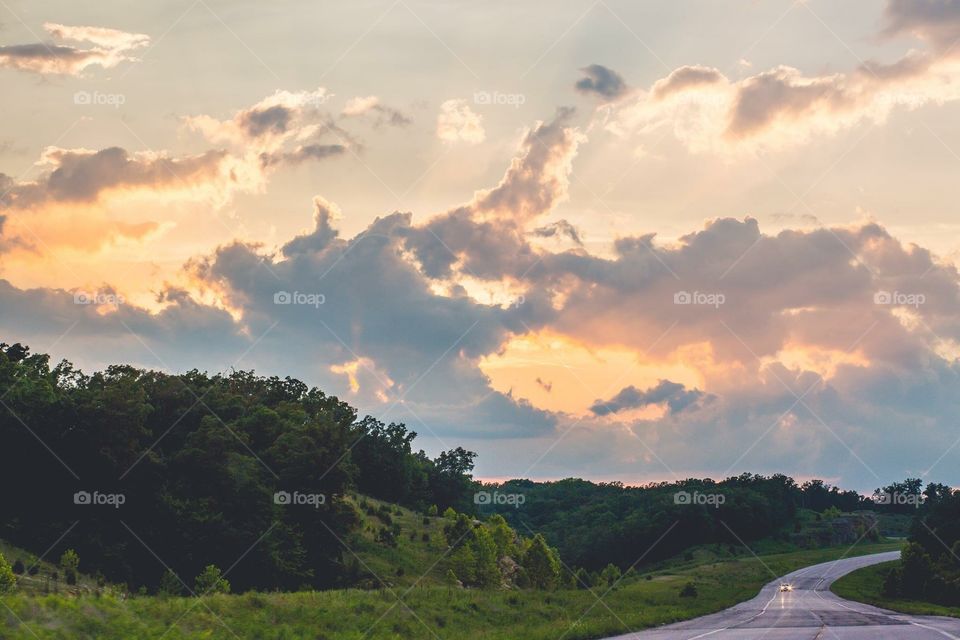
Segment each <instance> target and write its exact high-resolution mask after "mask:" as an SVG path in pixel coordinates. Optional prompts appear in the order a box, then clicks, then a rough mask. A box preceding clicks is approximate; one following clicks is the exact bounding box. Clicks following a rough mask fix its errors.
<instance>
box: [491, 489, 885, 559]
mask: <svg viewBox="0 0 960 640" xmlns="http://www.w3.org/2000/svg"><path fill="white" fill-rule="evenodd" d="M482 489H483V490H484V491H488V492H490V493H493V492H494V491H498V492H500V493H502V494H522V495H524V496H525V498H526V499H525V502H524V504H523V505H522V506H520V507H519V508H516V507H515V506H513V505H497V504H492V505H488V506H485V507H484V512H487V511H488V510H492V511H494V512H495V513H498V514H499V515H501V516H502V517H504V518H505V519H506V520H507V522H508V523H509V524H510V525H511V526H512V527H513V528H514V529H517V530H518V531H528V530H532V531H535V532H538V533H542V534H543V535H544V537H545V538H546V539H547V540H548V541H549V543H550V544H551V545H553V546H555V547H556V548H557V550H558V551H559V554H560V557H562V558H563V560H564V563H565V564H567V565H569V566H572V567H584V568H586V569H587V570H590V571H601V570H603V568H604V567H606V566H607V564H610V563H613V564H615V565H617V566H620V567H627V566H630V565H631V564H632V563H634V562H635V561H636V559H637V549H650V550H651V551H650V553H648V554H647V555H646V556H645V557H644V563H645V564H654V563H657V562H661V561H664V560H666V559H668V558H673V557H676V556H677V555H680V554H682V553H684V552H685V551H686V550H687V549H690V548H692V547H696V546H699V545H708V544H718V543H719V544H724V545H727V544H730V545H733V546H734V547H740V548H741V550H742V547H741V544H740V542H739V541H738V540H736V539H734V538H733V537H732V536H731V535H730V530H731V529H732V530H733V531H736V532H737V534H738V535H739V536H740V537H741V539H742V540H743V541H744V542H746V543H748V544H750V545H751V546H753V543H755V542H757V541H760V540H764V539H772V538H774V537H780V538H787V539H789V538H790V536H791V535H792V534H791V531H792V530H793V528H794V525H795V523H797V524H799V523H798V518H799V516H800V514H801V511H802V510H813V511H825V510H826V509H828V508H831V507H835V508H836V509H839V510H840V511H842V512H843V513H850V512H854V511H857V510H858V509H862V508H870V507H872V505H871V503H870V502H869V501H867V500H866V499H865V498H863V497H862V496H861V495H860V494H859V493H857V492H856V491H842V490H840V489H839V488H837V487H833V486H830V485H828V484H826V483H824V482H823V481H820V480H812V481H809V482H805V483H803V484H802V485H799V484H797V482H795V481H794V480H793V479H792V478H789V477H787V476H784V475H773V476H761V475H754V474H743V475H740V476H735V477H731V478H727V479H725V480H723V481H720V482H715V481H713V480H694V479H691V480H684V481H682V482H673V483H668V482H662V483H656V484H650V485H646V486H642V487H633V486H624V485H623V484H621V483H617V482H612V483H594V482H588V481H586V480H580V479H567V480H561V481H558V482H532V481H529V480H511V481H509V482H505V483H501V484H496V485H484V486H483V487H482ZM679 492H686V493H687V494H691V495H692V494H694V493H699V494H701V495H703V494H707V495H710V494H720V495H723V496H724V497H725V498H726V500H725V502H724V503H723V504H721V505H719V508H717V507H714V506H709V505H697V504H682V503H678V501H677V499H676V498H677V495H678V493H679ZM674 525H676V526H674ZM671 527H673V528H672V530H671V533H670V535H669V536H666V537H663V532H664V531H666V530H667V529H670V528H671ZM728 527H729V528H728ZM528 528H529V529H528ZM662 537H663V539H662V540H661V538H662ZM658 541H659V542H658ZM850 542H852V540H851V541H850ZM815 543H816V544H820V542H819V541H815ZM827 544H829V542H828V543H827ZM848 544H849V543H848ZM811 546H812V545H811Z"/></svg>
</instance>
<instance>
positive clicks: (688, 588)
mask: <svg viewBox="0 0 960 640" xmlns="http://www.w3.org/2000/svg"><path fill="white" fill-rule="evenodd" d="M698 595H700V593H699V591H697V585H695V584H694V583H692V582H688V583H687V584H685V585H683V588H682V589H680V597H681V598H696V597H697V596H698Z"/></svg>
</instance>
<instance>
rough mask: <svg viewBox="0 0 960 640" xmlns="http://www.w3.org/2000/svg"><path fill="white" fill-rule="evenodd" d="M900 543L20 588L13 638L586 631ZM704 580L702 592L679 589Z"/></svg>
mask: <svg viewBox="0 0 960 640" xmlns="http://www.w3.org/2000/svg"><path fill="white" fill-rule="evenodd" d="M897 548H899V545H898V543H886V544H868V545H860V546H858V547H856V548H854V549H850V548H849V547H842V548H833V549H820V550H815V551H799V552H791V553H782V554H774V555H767V556H763V557H762V559H756V558H754V557H752V556H743V557H741V558H739V559H736V560H729V561H724V562H711V563H705V564H699V565H695V566H689V563H687V564H686V565H684V566H679V567H673V568H662V569H660V570H658V571H655V572H653V573H648V574H639V575H633V576H631V577H630V578H629V579H627V580H625V581H624V582H622V583H620V585H618V586H616V587H615V588H613V589H612V590H610V591H609V592H607V593H605V591H606V589H605V588H604V589H596V590H594V592H590V591H573V590H563V591H555V592H537V591H473V590H463V589H456V588H450V587H445V586H436V585H431V584H422V583H421V584H420V585H418V586H415V587H409V586H403V585H398V586H396V587H393V588H389V589H388V588H383V589H380V590H373V591H359V590H341V591H327V592H305V593H292V594H265V593H251V594H243V595H229V596H228V595H214V596H208V597H204V598H157V597H134V598H129V599H119V598H115V597H112V596H99V597H97V596H95V595H79V596H73V595H64V594H51V595H29V594H22V593H18V594H14V595H10V596H6V597H4V598H3V599H2V600H0V615H2V616H3V618H2V619H3V621H4V625H5V630H3V632H2V633H0V636H2V637H3V638H10V639H11V640H19V639H26V638H34V639H38V638H39V639H43V640H48V639H58V640H59V639H63V640H67V639H71V640H73V639H80V638H97V639H103V640H114V639H116V640H120V639H127V638H154V639H158V638H164V639H165V640H177V639H185V638H191V639H192V638H206V639H228V638H238V637H239V638H244V639H254V640H268V639H269V640H294V639H303V640H307V639H309V640H361V639H367V638H369V639H371V640H400V639H405V638H437V639H442V640H447V639H451V640H461V639H463V638H471V639H479V640H518V639H520V640H557V639H558V638H560V637H563V638H564V640H586V639H590V638H599V637H603V636H606V635H615V634H621V633H628V632H630V631H634V630H637V629H641V628H646V627H651V626H656V625H660V624H665V623H669V622H674V621H678V620H683V619H687V618H691V617H695V616H699V615H703V614H706V613H710V612H713V611H717V610H720V609H724V608H726V607H729V606H731V605H733V604H735V603H737V602H740V601H743V600H745V599H748V598H750V597H752V596H754V595H755V594H756V593H757V591H758V589H759V588H760V587H761V586H762V585H763V584H765V583H766V582H769V581H770V580H772V579H774V577H775V576H779V575H781V574H784V573H787V572H789V571H792V570H795V569H798V568H800V567H803V566H807V565H810V564H815V563H818V562H826V561H829V560H833V559H837V558H840V557H845V556H853V555H863V554H867V553H879V552H882V551H890V550H894V549H897ZM690 582H692V583H694V584H695V585H696V588H697V592H698V595H697V597H693V598H690V597H687V598H682V597H680V595H679V594H680V590H681V588H682V587H683V586H684V585H686V584H688V583H690Z"/></svg>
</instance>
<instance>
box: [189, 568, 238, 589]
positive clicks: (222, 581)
mask: <svg viewBox="0 0 960 640" xmlns="http://www.w3.org/2000/svg"><path fill="white" fill-rule="evenodd" d="M194 592H195V593H196V594H197V595H198V596H202V595H208V594H211V593H230V583H229V582H228V581H227V579H226V578H224V577H223V573H222V572H221V571H220V569H219V568H218V567H217V566H216V565H212V564H208V565H207V566H206V567H205V568H204V569H203V571H202V572H200V575H198V576H197V579H196V581H195V582H194Z"/></svg>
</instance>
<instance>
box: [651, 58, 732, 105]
mask: <svg viewBox="0 0 960 640" xmlns="http://www.w3.org/2000/svg"><path fill="white" fill-rule="evenodd" d="M726 80H727V79H726V78H725V77H724V75H723V74H722V73H720V72H719V71H718V70H716V69H712V68H710V67H702V66H699V65H693V66H687V67H680V68H679V69H676V70H675V71H672V72H671V73H670V75H668V76H667V77H666V78H663V79H661V80H657V81H656V82H655V83H654V84H653V90H652V92H651V93H652V94H653V96H654V97H655V98H657V99H660V100H662V99H663V98H666V97H668V96H670V95H671V94H674V93H678V92H680V91H685V90H686V89H690V88H693V87H699V86H703V85H710V84H715V83H719V82H725V81H726Z"/></svg>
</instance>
